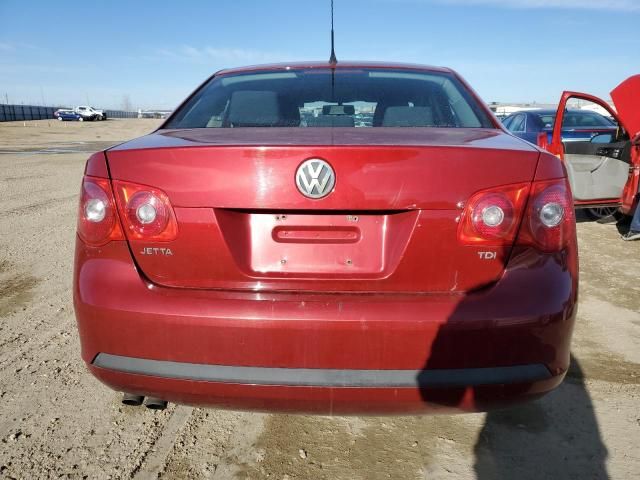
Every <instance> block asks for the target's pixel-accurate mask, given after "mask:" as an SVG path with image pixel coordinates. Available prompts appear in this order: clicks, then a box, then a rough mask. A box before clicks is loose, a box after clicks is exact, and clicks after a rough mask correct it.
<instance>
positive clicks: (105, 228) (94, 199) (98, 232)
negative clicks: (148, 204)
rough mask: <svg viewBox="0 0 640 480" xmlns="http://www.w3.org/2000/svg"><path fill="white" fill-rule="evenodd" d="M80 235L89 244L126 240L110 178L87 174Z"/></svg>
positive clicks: (84, 182) (81, 203)
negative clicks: (117, 212) (119, 220)
mask: <svg viewBox="0 0 640 480" xmlns="http://www.w3.org/2000/svg"><path fill="white" fill-rule="evenodd" d="M78 235H79V236H80V238H81V239H82V241H84V242H85V243H86V244H87V245H92V246H100V245H104V244H105V243H107V242H109V241H111V240H124V236H123V235H122V229H121V228H120V222H118V216H117V214H116V205H115V201H114V198H113V193H112V191H111V185H110V184H109V180H107V179H105V178H98V177H90V176H85V177H84V179H83V180H82V190H81V192H80V205H79V209H78Z"/></svg>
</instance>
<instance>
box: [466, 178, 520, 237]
mask: <svg viewBox="0 0 640 480" xmlns="http://www.w3.org/2000/svg"><path fill="white" fill-rule="evenodd" d="M528 191H529V184H528V183H519V184H514V185H503V186H500V187H495V188H491V189H489V190H483V191H480V192H477V193H475V194H474V195H473V196H472V197H471V198H470V199H469V201H468V202H467V204H466V206H465V208H464V211H463V213H462V216H461V217H460V226H459V228H458V238H459V239H460V241H461V242H462V243H464V244H470V245H488V246H490V245H494V246H500V245H507V244H512V243H513V241H514V239H515V235H516V232H517V230H518V224H519V221H520V217H521V213H522V212H523V210H524V205H525V202H526V199H527V192H528Z"/></svg>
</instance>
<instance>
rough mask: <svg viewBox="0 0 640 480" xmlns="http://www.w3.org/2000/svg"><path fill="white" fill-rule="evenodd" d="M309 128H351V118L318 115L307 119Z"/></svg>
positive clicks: (353, 124) (352, 123) (352, 124)
mask: <svg viewBox="0 0 640 480" xmlns="http://www.w3.org/2000/svg"><path fill="white" fill-rule="evenodd" d="M307 126H309V127H353V126H355V123H354V121H353V117H349V116H347V115H318V116H317V117H310V118H308V119H307Z"/></svg>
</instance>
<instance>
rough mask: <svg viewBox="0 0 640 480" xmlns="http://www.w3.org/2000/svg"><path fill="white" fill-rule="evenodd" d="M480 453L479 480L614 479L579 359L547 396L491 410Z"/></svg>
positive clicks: (477, 452) (477, 461)
mask: <svg viewBox="0 0 640 480" xmlns="http://www.w3.org/2000/svg"><path fill="white" fill-rule="evenodd" d="M474 451H475V456H476V458H475V464H474V470H475V472H476V475H477V478H478V479H479V480H489V479H492V480H493V479H511V478H513V479H519V480H520V479H547V478H548V479H587V478H588V479H598V480H599V479H608V478H609V476H608V474H607V469H606V459H607V449H606V447H605V445H604V444H603V442H602V439H601V437H600V431H599V428H598V422H597V420H596V417H595V414H594V409H593V404H592V402H591V398H590V396H589V393H588V392H587V389H586V386H585V384H584V375H583V372H582V369H581V367H580V364H579V362H578V361H577V360H576V358H575V357H573V356H572V357H571V367H570V370H569V373H568V374H567V377H566V379H565V381H564V383H563V384H562V385H561V386H560V387H558V389H556V390H555V391H554V392H552V393H550V394H549V395H547V396H546V397H544V398H542V399H540V400H537V401H535V402H531V403H528V404H524V405H522V406H519V407H513V408H509V409H505V410H496V411H492V412H489V413H488V414H487V417H486V421H485V425H484V427H483V428H482V430H481V432H480V434H479V436H478V441H477V443H476V446H475V448H474Z"/></svg>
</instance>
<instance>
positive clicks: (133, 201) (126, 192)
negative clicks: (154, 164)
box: [113, 180, 178, 242]
mask: <svg viewBox="0 0 640 480" xmlns="http://www.w3.org/2000/svg"><path fill="white" fill-rule="evenodd" d="M113 186H114V189H115V191H116V203H117V204H118V211H119V212H120V218H121V219H122V223H123V225H124V229H125V232H126V235H127V237H128V238H129V240H148V241H154V242H169V241H171V240H175V238H176V236H177V235H178V222H177V221H176V216H175V213H174V212H173V207H172V206H171V202H170V201H169V197H167V195H166V194H165V193H164V192H162V191H161V190H158V189H157V188H153V187H149V186H146V185H137V184H135V183H129V182H121V181H118V180H114V182H113Z"/></svg>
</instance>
